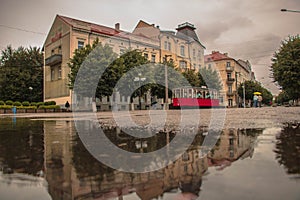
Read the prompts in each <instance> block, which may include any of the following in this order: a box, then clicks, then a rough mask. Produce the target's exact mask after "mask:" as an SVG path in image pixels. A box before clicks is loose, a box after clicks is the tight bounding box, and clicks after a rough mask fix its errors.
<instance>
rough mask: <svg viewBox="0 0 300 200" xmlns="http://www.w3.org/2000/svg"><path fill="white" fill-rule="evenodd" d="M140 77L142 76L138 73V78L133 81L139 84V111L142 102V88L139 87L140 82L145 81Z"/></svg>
mask: <svg viewBox="0 0 300 200" xmlns="http://www.w3.org/2000/svg"><path fill="white" fill-rule="evenodd" d="M141 76H142V74H141V73H139V74H138V77H135V78H134V80H133V81H135V82H137V81H138V82H139V107H140V110H142V102H141V96H142V87H141V81H145V80H146V78H142V77H141Z"/></svg>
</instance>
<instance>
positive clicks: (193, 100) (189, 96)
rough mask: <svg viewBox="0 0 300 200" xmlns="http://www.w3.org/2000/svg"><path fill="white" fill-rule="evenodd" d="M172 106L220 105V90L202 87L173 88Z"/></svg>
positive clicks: (202, 106) (199, 106) (204, 106)
mask: <svg viewBox="0 0 300 200" xmlns="http://www.w3.org/2000/svg"><path fill="white" fill-rule="evenodd" d="M172 93H173V97H172V105H171V107H172V108H175V109H176V108H211V107H219V106H220V101H219V92H218V91H217V90H209V89H207V88H206V87H205V86H202V87H181V88H175V89H173V90H172Z"/></svg>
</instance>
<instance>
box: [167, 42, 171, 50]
mask: <svg viewBox="0 0 300 200" xmlns="http://www.w3.org/2000/svg"><path fill="white" fill-rule="evenodd" d="M168 50H169V51H171V42H168Z"/></svg>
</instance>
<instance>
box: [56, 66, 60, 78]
mask: <svg viewBox="0 0 300 200" xmlns="http://www.w3.org/2000/svg"><path fill="white" fill-rule="evenodd" d="M57 78H58V79H61V66H59V67H58V75H57Z"/></svg>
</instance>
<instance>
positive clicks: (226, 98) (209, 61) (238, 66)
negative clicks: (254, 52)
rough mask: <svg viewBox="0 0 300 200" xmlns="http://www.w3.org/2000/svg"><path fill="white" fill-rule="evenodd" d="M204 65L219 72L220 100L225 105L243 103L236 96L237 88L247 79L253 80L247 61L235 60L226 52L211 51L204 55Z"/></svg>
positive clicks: (232, 105) (230, 105) (234, 105)
mask: <svg viewBox="0 0 300 200" xmlns="http://www.w3.org/2000/svg"><path fill="white" fill-rule="evenodd" d="M204 60H205V67H207V68H212V69H214V70H217V71H218V72H219V75H220V78H221V81H222V86H223V88H222V90H221V92H220V94H221V101H223V105H225V106H227V107H237V106H240V105H241V104H242V103H243V100H242V99H241V97H239V96H238V93H237V88H238V87H239V85H240V84H241V83H244V81H247V80H254V79H255V77H254V73H253V72H252V71H251V64H250V63H249V61H243V60H238V61H237V60H235V59H234V58H231V57H229V56H228V54H227V53H224V54H222V53H220V52H219V51H213V52H212V53H211V54H209V55H205V56H204Z"/></svg>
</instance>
